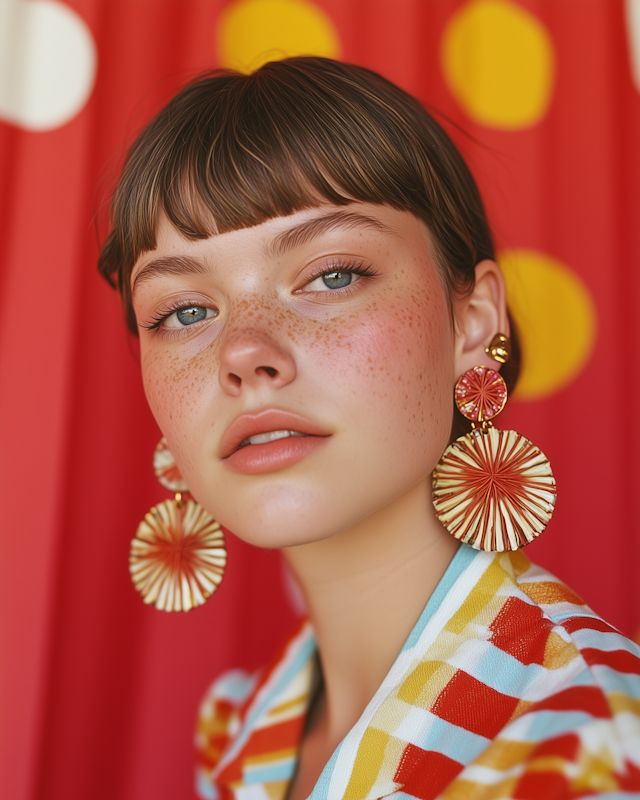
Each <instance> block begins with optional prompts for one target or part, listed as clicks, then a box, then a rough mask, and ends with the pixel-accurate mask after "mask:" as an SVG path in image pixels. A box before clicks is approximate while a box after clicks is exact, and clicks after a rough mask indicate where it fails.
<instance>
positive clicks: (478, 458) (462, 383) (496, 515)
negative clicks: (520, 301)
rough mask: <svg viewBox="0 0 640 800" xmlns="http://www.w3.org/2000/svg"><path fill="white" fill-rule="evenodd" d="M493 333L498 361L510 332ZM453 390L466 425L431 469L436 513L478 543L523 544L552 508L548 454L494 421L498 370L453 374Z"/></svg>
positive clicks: (501, 387)
mask: <svg viewBox="0 0 640 800" xmlns="http://www.w3.org/2000/svg"><path fill="white" fill-rule="evenodd" d="M499 336H500V338H501V341H499V342H498V343H497V345H496V349H497V347H499V348H500V352H499V353H497V356H500V357H497V356H493V357H494V358H495V359H496V361H500V362H501V363H504V361H506V360H507V358H508V352H509V350H508V340H507V338H506V337H505V336H503V335H502V334H499ZM497 339H498V337H496V338H495V339H494V340H493V341H492V343H491V345H490V348H491V347H493V346H494V343H495V342H496V341H497ZM490 348H487V352H490ZM491 355H493V353H491ZM505 356H506V357H505ZM503 358H504V361H503ZM454 398H455V403H456V405H457V407H458V409H459V410H460V413H461V414H463V416H465V417H466V418H467V419H468V420H470V421H471V427H472V431H471V432H470V433H467V434H465V435H464V436H461V437H460V438H459V439H456V441H455V442H453V444H451V445H449V447H447V449H446V450H445V451H444V454H443V456H442V458H441V459H440V461H439V462H438V464H437V466H436V468H435V469H434V471H433V505H434V507H435V510H436V514H437V516H438V519H439V520H440V522H442V524H443V525H444V526H445V528H446V529H447V530H448V531H449V532H450V533H452V534H453V535H454V536H455V537H456V539H459V540H460V541H461V542H464V543H465V544H468V545H470V546H471V547H474V548H475V549H476V550H488V551H499V552H502V551H505V550H517V549H518V548H520V547H524V546H525V545H527V544H529V543H530V542H532V541H533V540H534V539H535V538H536V537H537V536H539V535H540V534H541V533H542V531H543V530H544V529H545V528H546V526H547V523H548V522H549V520H550V519H551V515H552V513H553V509H554V506H555V501H556V482H555V479H554V477H553V473H552V471H551V466H550V464H549V461H548V459H547V457H546V456H545V455H544V453H542V452H541V451H540V450H539V449H538V448H537V447H536V446H535V445H534V444H532V443H531V442H530V441H529V440H528V439H526V438H525V437H524V436H521V435H520V434H519V433H516V432H515V431H502V430H497V429H496V428H494V427H493V419H494V418H495V417H497V416H498V414H499V413H500V412H501V411H502V409H503V408H504V407H505V404H506V402H507V386H506V384H505V382H504V380H503V379H502V376H501V375H500V373H499V372H496V371H495V370H492V369H490V368H489V367H483V366H478V367H474V368H473V369H470V370H469V371H468V372H465V373H464V375H462V376H461V377H460V378H459V379H458V382H457V383H456V387H455V390H454Z"/></svg>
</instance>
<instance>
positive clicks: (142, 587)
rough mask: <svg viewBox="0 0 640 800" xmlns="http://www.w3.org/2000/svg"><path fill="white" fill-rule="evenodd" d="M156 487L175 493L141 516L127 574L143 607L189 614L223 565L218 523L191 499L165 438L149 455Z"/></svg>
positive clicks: (216, 579) (211, 589)
mask: <svg viewBox="0 0 640 800" xmlns="http://www.w3.org/2000/svg"><path fill="white" fill-rule="evenodd" d="M153 468H154V471H155V473H156V477H157V478H158V480H159V481H160V483H161V484H162V485H163V486H165V487H166V488H167V489H170V490H171V491H173V492H175V493H176V495H175V497H174V498H173V499H172V500H165V501H164V502H162V503H160V504H159V505H157V506H154V507H153V508H152V509H151V511H149V513H148V514H147V515H146V516H145V518H144V519H143V520H142V522H141V523H140V525H139V526H138V531H137V533H136V535H135V537H134V538H133V540H132V541H131V551H130V554H129V572H130V573H131V579H132V580H133V583H134V585H135V587H136V589H137V590H138V591H139V592H140V594H141V595H142V598H143V600H144V602H145V603H149V604H151V605H154V606H155V607H156V608H158V609H160V610H161V611H189V610H190V609H191V608H195V607H196V606H200V605H202V604H203V603H205V602H206V601H207V600H208V599H209V597H211V595H212V594H213V593H214V592H215V590H216V589H217V588H218V586H219V585H220V582H221V581H222V576H223V574H224V569H225V566H226V563H227V551H226V548H225V542H224V534H223V532H222V528H221V527H220V525H219V523H218V522H216V521H215V520H214V518H213V517H212V516H211V514H209V512H208V511H205V510H204V508H202V506H200V505H198V503H196V502H195V501H194V500H192V499H191V498H189V497H185V494H187V493H188V491H189V490H188V488H187V485H186V483H185V482H184V480H183V478H182V475H181V474H180V470H179V469H178V466H177V464H176V462H175V459H174V457H173V455H172V454H171V451H170V450H169V448H168V447H167V442H166V440H165V439H164V437H163V438H162V439H161V440H160V442H159V443H158V446H157V447H156V450H155V453H154V456H153Z"/></svg>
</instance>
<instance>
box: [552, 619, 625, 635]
mask: <svg viewBox="0 0 640 800" xmlns="http://www.w3.org/2000/svg"><path fill="white" fill-rule="evenodd" d="M560 625H562V627H563V628H564V629H565V631H567V633H575V632H576V631H581V630H585V629H587V630H592V631H601V632H602V633H620V631H618V630H616V629H615V628H614V627H612V626H611V625H609V624H608V623H606V622H605V621H604V620H603V619H600V618H599V617H570V618H569V619H563V620H562V622H561V623H560Z"/></svg>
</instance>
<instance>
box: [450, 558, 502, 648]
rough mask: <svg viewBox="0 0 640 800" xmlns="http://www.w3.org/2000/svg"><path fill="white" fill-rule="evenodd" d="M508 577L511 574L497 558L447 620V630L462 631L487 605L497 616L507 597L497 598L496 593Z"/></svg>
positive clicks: (493, 616) (492, 613)
mask: <svg viewBox="0 0 640 800" xmlns="http://www.w3.org/2000/svg"><path fill="white" fill-rule="evenodd" d="M508 578H509V576H508V575H507V573H506V572H505V571H504V569H503V568H502V566H501V564H500V560H499V559H498V558H495V559H494V560H493V561H492V563H491V565H490V566H489V567H488V568H487V569H486V570H485V572H484V574H483V575H482V577H481V578H480V580H479V581H478V582H477V583H476V585H475V586H474V587H473V589H472V590H471V591H470V592H469V595H468V597H467V599H466V600H465V601H464V603H463V604H462V605H461V606H460V608H459V609H458V610H457V611H456V613H455V614H454V615H453V616H452V617H451V619H450V620H449V622H447V624H446V625H445V630H448V631H451V632H452V633H458V634H460V633H462V632H463V631H464V629H465V628H466V627H467V625H468V624H469V623H470V622H473V621H474V620H475V618H476V617H477V616H478V614H479V613H480V612H481V611H482V610H483V609H484V608H485V607H486V606H489V608H490V611H491V616H492V618H495V616H496V615H497V614H498V612H499V611H500V608H501V607H502V605H503V604H504V601H505V599H506V598H496V594H497V592H498V590H499V589H500V587H501V586H502V585H503V584H504V582H505V580H507V579H508ZM493 606H495V608H493Z"/></svg>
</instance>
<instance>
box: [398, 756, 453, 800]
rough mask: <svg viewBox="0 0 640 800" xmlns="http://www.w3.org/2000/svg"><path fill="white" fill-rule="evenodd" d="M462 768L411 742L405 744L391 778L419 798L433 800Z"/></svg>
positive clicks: (450, 760)
mask: <svg viewBox="0 0 640 800" xmlns="http://www.w3.org/2000/svg"><path fill="white" fill-rule="evenodd" d="M461 770H462V764H459V763H458V762H457V761H454V760H453V759H451V758H449V757H448V756H444V755H442V753H434V752H432V751H427V750H423V749H422V748H421V747H416V746H415V745H413V744H409V745H407V746H406V748H405V751H404V753H403V755H402V759H401V761H400V764H399V766H398V769H397V770H396V774H395V775H394V777H393V780H394V781H395V782H396V783H400V784H402V791H403V792H406V793H407V794H411V795H413V796H414V797H418V798H420V800H433V798H435V797H437V796H438V795H439V794H440V793H441V792H442V790H443V789H444V788H445V787H447V786H448V785H449V784H450V783H451V781H452V780H453V779H454V778H455V777H456V775H458V773H459V772H461Z"/></svg>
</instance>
